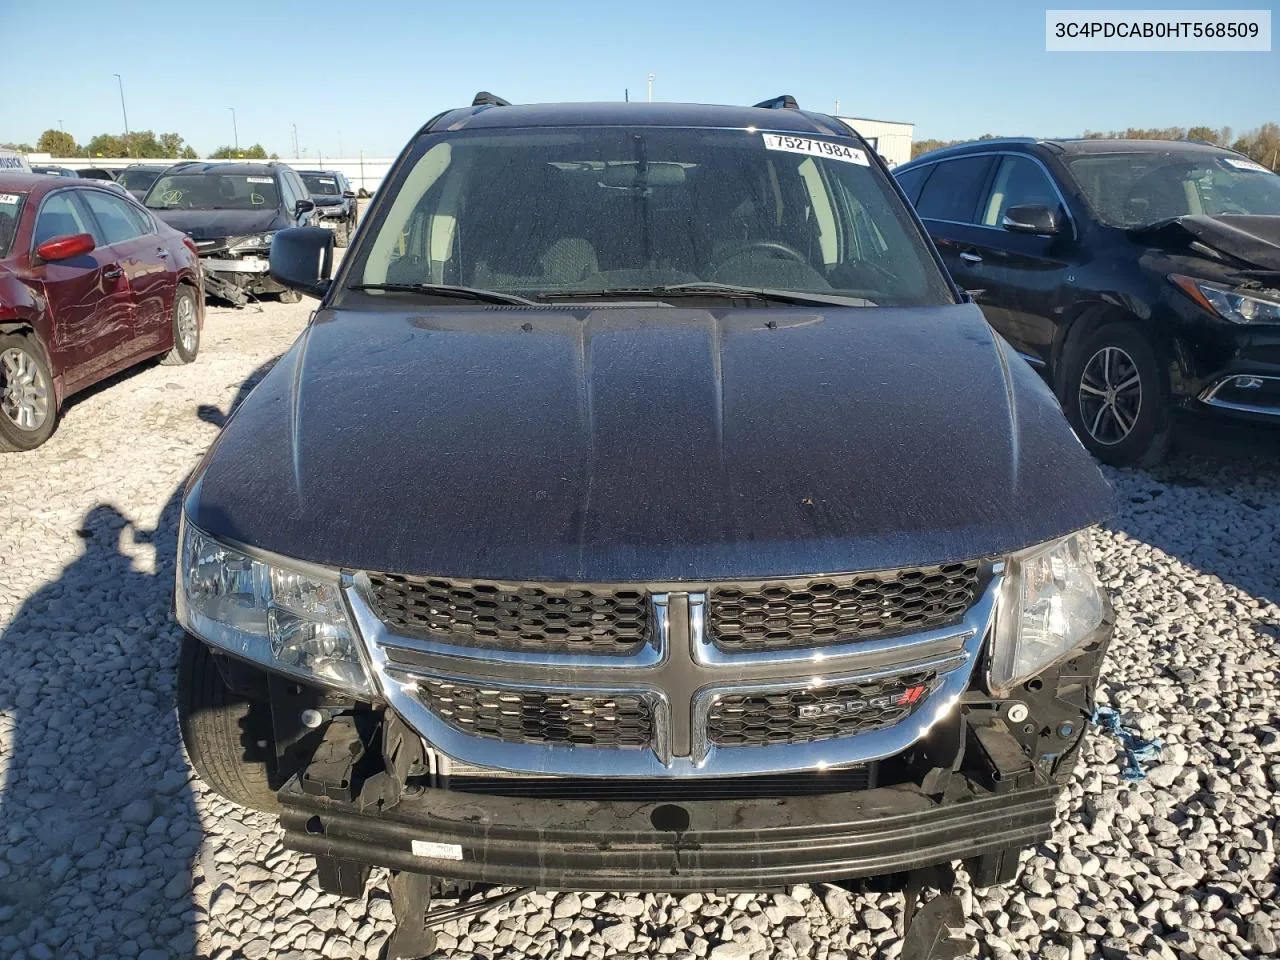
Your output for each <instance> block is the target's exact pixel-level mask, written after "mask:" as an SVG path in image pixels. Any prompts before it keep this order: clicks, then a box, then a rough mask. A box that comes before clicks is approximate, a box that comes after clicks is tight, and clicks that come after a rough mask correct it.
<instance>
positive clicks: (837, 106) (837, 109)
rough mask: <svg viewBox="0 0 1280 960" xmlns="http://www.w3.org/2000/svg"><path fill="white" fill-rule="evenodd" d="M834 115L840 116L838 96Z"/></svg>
mask: <svg viewBox="0 0 1280 960" xmlns="http://www.w3.org/2000/svg"><path fill="white" fill-rule="evenodd" d="M836 116H837V117H838V116H840V98H839V97H836Z"/></svg>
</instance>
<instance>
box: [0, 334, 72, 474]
mask: <svg viewBox="0 0 1280 960" xmlns="http://www.w3.org/2000/svg"><path fill="white" fill-rule="evenodd" d="M57 421H58V408H57V404H56V402H55V401H54V396H53V371H51V370H50V369H49V362H48V361H47V360H45V356H44V351H43V350H42V349H40V344H39V342H38V341H37V340H36V339H35V338H34V337H26V336H22V335H21V334H16V333H7V334H3V335H0V451H6V452H12V451H17V450H34V449H35V448H36V447H38V446H40V444H42V443H44V442H45V441H46V440H48V439H49V437H50V436H51V435H52V434H53V428H54V426H55V425H56V424H57Z"/></svg>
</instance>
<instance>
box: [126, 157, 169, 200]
mask: <svg viewBox="0 0 1280 960" xmlns="http://www.w3.org/2000/svg"><path fill="white" fill-rule="evenodd" d="M171 166H172V164H169V163H132V164H130V165H129V166H127V167H125V168H124V169H123V170H121V171H119V172H118V173H117V174H116V182H117V183H119V184H120V185H121V186H122V187H124V188H125V189H126V190H128V191H129V192H130V193H131V194H133V195H134V196H135V197H137V198H138V199H139V200H141V199H142V198H143V197H145V196H146V195H147V191H148V190H150V189H151V185H152V184H153V183H155V182H156V180H157V179H158V178H159V177H160V174H162V173H164V172H165V171H166V170H168V169H169V167H171Z"/></svg>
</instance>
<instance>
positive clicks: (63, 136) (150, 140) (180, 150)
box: [0, 129, 280, 160]
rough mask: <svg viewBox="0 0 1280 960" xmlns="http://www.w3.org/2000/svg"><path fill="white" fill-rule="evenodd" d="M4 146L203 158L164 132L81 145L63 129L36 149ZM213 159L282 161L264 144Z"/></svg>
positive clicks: (223, 151) (217, 153) (225, 149)
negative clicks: (268, 151) (269, 152)
mask: <svg viewBox="0 0 1280 960" xmlns="http://www.w3.org/2000/svg"><path fill="white" fill-rule="evenodd" d="M0 147H7V148H9V149H10V150H17V151H18V152H19V153H47V154H50V155H52V156H55V157H84V158H86V159H90V158H95V157H106V158H111V159H125V158H130V157H131V158H133V159H136V160H172V159H175V158H176V159H179V160H197V159H199V157H200V155H199V154H198V153H196V151H195V148H194V147H192V146H191V145H190V144H189V143H187V142H186V141H185V140H183V139H182V137H181V136H179V135H178V134H176V133H162V134H160V135H159V136H157V135H156V133H155V132H154V131H152V130H131V131H130V132H129V133H128V134H127V135H121V134H115V133H100V134H98V135H97V136H96V137H93V138H92V139H90V140H89V142H88V143H85V144H80V143H77V142H76V138H75V137H73V136H72V135H71V134H69V133H66V132H65V131H63V130H52V129H50V130H46V131H45V132H44V133H42V134H40V139H39V140H37V141H36V144H35V146H34V147H33V146H32V145H31V144H29V143H3V144H0ZM208 159H210V160H235V159H243V160H279V159H280V157H279V156H278V155H276V154H274V153H273V154H270V156H268V154H267V151H266V149H265V148H264V147H263V146H262V144H260V143H255V144H252V145H251V146H247V147H240V148H238V149H237V148H236V147H233V146H231V145H229V144H228V145H225V146H221V147H218V149H217V150H214V151H213V152H212V153H210V154H209V155H208Z"/></svg>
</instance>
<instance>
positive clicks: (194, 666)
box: [178, 634, 280, 813]
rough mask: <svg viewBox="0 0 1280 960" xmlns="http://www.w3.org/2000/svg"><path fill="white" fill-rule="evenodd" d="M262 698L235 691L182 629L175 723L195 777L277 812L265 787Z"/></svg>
mask: <svg viewBox="0 0 1280 960" xmlns="http://www.w3.org/2000/svg"><path fill="white" fill-rule="evenodd" d="M269 710H270V708H269V707H268V705H267V704H265V703H257V702H255V701H252V700H249V699H247V698H245V697H242V696H240V695H239V694H237V693H236V692H235V691H233V690H232V689H231V688H230V687H228V686H227V684H226V682H225V681H224V680H223V679H222V674H221V673H220V672H219V671H218V665H217V664H216V663H215V662H214V660H213V653H212V651H210V649H209V648H208V647H207V646H205V644H204V643H202V642H201V641H199V640H197V639H196V638H195V637H193V636H191V635H190V634H187V635H186V636H184V637H183V640H182V655H181V658H180V659H179V661H178V726H179V728H180V729H181V730H182V742H183V743H184V744H185V745H186V747H187V756H189V757H190V758H191V766H193V767H194V768H195V771H196V773H198V774H199V775H200V779H201V780H203V781H204V782H205V784H206V785H207V786H209V787H210V788H211V789H213V791H214V792H215V793H218V794H220V795H221V796H223V797H225V798H226V799H228V800H230V801H231V802H232V803H238V804H240V806H242V807H248V808H249V809H251V810H259V811H261V812H262V813H277V812H279V810H280V802H279V801H278V800H277V799H276V792H275V790H273V789H272V788H271V762H272V760H273V754H272V745H271V733H270V730H271V727H270V721H269V719H268V716H269Z"/></svg>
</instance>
